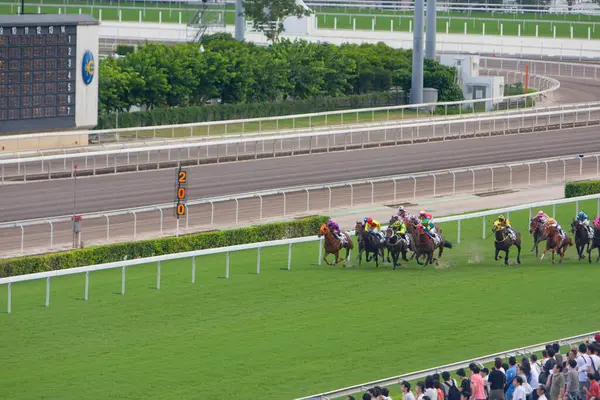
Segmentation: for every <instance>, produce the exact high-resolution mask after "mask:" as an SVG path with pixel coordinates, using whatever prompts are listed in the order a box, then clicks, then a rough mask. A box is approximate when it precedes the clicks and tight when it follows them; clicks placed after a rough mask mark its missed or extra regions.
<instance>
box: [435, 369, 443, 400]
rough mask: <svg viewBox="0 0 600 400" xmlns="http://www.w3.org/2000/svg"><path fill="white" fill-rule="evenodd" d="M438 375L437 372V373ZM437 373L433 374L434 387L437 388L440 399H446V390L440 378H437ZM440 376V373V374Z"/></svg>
mask: <svg viewBox="0 0 600 400" xmlns="http://www.w3.org/2000/svg"><path fill="white" fill-rule="evenodd" d="M435 375H437V374H435ZM435 375H434V376H433V377H434V379H433V387H434V388H435V391H436V392H437V397H438V400H444V397H445V396H444V391H443V390H442V385H441V384H440V381H439V380H438V379H435ZM438 378H439V375H438Z"/></svg>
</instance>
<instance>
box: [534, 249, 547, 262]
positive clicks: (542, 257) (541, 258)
mask: <svg viewBox="0 0 600 400" xmlns="http://www.w3.org/2000/svg"><path fill="white" fill-rule="evenodd" d="M548 250H550V249H549V248H548V246H546V248H545V249H544V252H543V253H542V256H541V257H540V262H541V261H542V260H543V259H544V256H545V255H546V253H547V252H548ZM536 255H537V251H536Z"/></svg>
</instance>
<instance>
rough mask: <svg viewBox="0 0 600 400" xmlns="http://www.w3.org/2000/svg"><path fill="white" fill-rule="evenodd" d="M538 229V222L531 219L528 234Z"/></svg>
mask: <svg viewBox="0 0 600 400" xmlns="http://www.w3.org/2000/svg"><path fill="white" fill-rule="evenodd" d="M538 227H539V222H538V221H537V220H536V219H535V218H531V221H529V233H533V232H535V231H537V229H538Z"/></svg>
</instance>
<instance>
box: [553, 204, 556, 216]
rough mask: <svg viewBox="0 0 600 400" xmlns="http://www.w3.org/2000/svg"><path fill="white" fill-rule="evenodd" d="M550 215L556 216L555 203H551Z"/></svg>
mask: <svg viewBox="0 0 600 400" xmlns="http://www.w3.org/2000/svg"><path fill="white" fill-rule="evenodd" d="M552 216H553V217H556V204H552Z"/></svg>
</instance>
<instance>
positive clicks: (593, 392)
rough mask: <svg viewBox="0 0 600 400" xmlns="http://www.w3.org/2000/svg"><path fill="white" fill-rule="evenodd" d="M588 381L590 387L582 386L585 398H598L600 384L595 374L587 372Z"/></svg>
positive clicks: (586, 399)
mask: <svg viewBox="0 0 600 400" xmlns="http://www.w3.org/2000/svg"><path fill="white" fill-rule="evenodd" d="M587 378H588V381H589V382H590V388H589V389H588V388H587V386H584V389H583V390H584V391H585V400H598V399H600V385H598V381H597V379H596V375H594V374H592V373H588V374H587Z"/></svg>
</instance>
